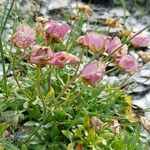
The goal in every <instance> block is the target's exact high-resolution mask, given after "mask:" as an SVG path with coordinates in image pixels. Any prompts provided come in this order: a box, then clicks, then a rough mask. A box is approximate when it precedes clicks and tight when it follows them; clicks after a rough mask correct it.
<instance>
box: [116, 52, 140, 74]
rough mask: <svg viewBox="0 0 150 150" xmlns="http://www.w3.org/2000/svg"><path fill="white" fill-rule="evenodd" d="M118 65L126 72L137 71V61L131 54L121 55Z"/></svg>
mask: <svg viewBox="0 0 150 150" xmlns="http://www.w3.org/2000/svg"><path fill="white" fill-rule="evenodd" d="M118 66H119V67H120V68H121V69H123V70H125V71H127V72H136V71H139V65H138V61H137V60H136V59H135V58H134V57H133V56H131V55H122V57H121V58H120V59H119V61H118Z"/></svg>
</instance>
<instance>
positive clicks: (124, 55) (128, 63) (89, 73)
mask: <svg viewBox="0 0 150 150" xmlns="http://www.w3.org/2000/svg"><path fill="white" fill-rule="evenodd" d="M77 43H78V44H80V45H82V46H85V47H87V48H88V49H90V50H91V51H92V52H93V53H98V54H102V53H103V52H105V53H107V55H108V56H111V57H112V59H114V62H115V64H116V65H117V66H118V67H119V68H121V69H123V70H125V71H127V72H136V71H138V70H139V66H138V62H137V60H136V59H135V58H134V57H133V56H131V55H129V54H128V46H127V44H122V43H121V40H120V38H119V37H117V36H116V37H110V36H106V35H104V34H98V33H95V32H89V33H87V34H86V35H84V36H81V37H79V38H78V40H77ZM100 64H101V63H100ZM104 66H105V65H104V64H101V65H99V63H98V64H96V63H93V64H89V65H87V66H86V67H85V68H84V70H83V73H82V74H83V75H82V77H83V79H84V81H87V82H88V83H90V84H95V83H96V82H97V81H99V80H101V79H102V76H103V75H104V73H105V68H106V67H104Z"/></svg>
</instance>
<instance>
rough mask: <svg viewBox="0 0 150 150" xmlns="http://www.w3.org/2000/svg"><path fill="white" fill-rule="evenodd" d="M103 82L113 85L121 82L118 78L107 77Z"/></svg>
mask: <svg viewBox="0 0 150 150" xmlns="http://www.w3.org/2000/svg"><path fill="white" fill-rule="evenodd" d="M103 82H104V83H108V84H111V85H113V84H116V83H119V82H120V80H119V79H118V78H117V77H116V76H105V77H104V79H103Z"/></svg>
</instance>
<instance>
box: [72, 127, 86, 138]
mask: <svg viewBox="0 0 150 150" xmlns="http://www.w3.org/2000/svg"><path fill="white" fill-rule="evenodd" d="M83 130H84V127H83V125H78V128H76V129H75V131H74V135H75V136H76V137H81V134H82V133H81V132H82V131H83Z"/></svg>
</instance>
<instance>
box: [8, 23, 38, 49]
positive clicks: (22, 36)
mask: <svg viewBox="0 0 150 150" xmlns="http://www.w3.org/2000/svg"><path fill="white" fill-rule="evenodd" d="M35 37H36V32H35V30H34V29H32V28H31V27H30V26H29V25H28V24H21V25H20V26H19V27H18V29H17V31H16V32H15V33H14V35H13V36H12V38H11V39H12V43H13V44H14V45H15V46H16V47H18V48H22V49H26V48H27V47H28V46H30V45H31V43H33V42H34V40H35Z"/></svg>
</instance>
